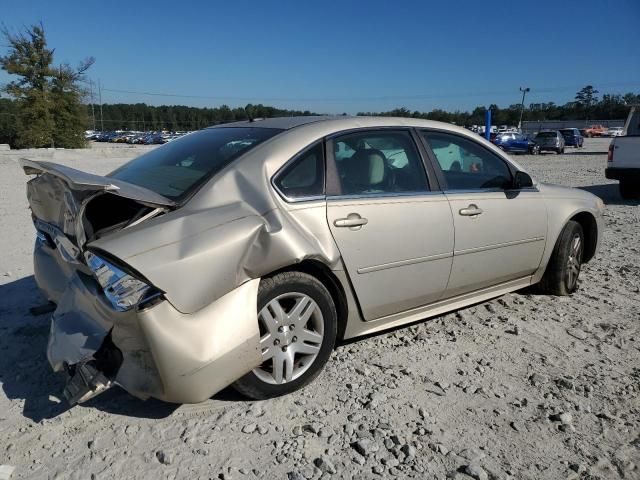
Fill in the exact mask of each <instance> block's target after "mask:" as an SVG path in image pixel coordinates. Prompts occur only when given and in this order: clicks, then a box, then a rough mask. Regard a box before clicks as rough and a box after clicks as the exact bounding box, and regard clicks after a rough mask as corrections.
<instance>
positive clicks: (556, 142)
mask: <svg viewBox="0 0 640 480" xmlns="http://www.w3.org/2000/svg"><path fill="white" fill-rule="evenodd" d="M533 141H534V143H535V144H536V145H538V149H539V151H541V152H548V151H551V152H556V153H557V154H558V155H560V154H561V153H564V147H565V143H566V142H565V140H564V137H563V136H562V133H560V132H559V131H558V130H542V131H541V132H539V133H538V134H537V135H536V137H535V138H534V140H533Z"/></svg>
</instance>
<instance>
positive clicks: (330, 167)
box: [324, 126, 442, 200]
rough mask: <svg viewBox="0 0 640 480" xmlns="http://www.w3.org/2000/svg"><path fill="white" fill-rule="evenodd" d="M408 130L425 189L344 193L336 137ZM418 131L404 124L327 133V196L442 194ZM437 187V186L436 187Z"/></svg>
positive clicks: (333, 198)
mask: <svg viewBox="0 0 640 480" xmlns="http://www.w3.org/2000/svg"><path fill="white" fill-rule="evenodd" d="M380 131H389V132H406V133H408V134H409V136H410V137H411V141H413V144H414V147H415V149H416V153H417V155H418V159H419V163H420V165H421V166H422V168H423V171H424V176H425V180H426V185H425V190H418V191H407V192H380V193H366V194H348V195H345V194H343V193H342V183H341V182H340V176H339V174H338V167H337V165H336V159H335V156H334V154H333V144H334V139H335V138H336V137H342V136H344V135H349V134H353V133H366V132H380ZM416 137H417V135H416V132H415V131H414V128H413V127H402V126H379V127H359V128H349V129H347V130H341V131H339V132H334V133H332V134H330V135H327V137H326V138H325V149H324V151H325V168H326V174H325V197H326V199H327V200H355V199H369V198H371V199H374V198H384V197H417V196H424V195H440V194H442V191H441V190H440V186H439V185H438V183H437V182H434V181H433V178H434V177H433V176H431V175H433V174H432V172H431V170H432V167H431V168H429V167H430V166H428V163H427V161H426V160H425V158H424V154H423V153H424V152H423V150H422V148H421V144H420V141H419V138H416ZM434 173H435V172H434ZM434 187H435V188H434Z"/></svg>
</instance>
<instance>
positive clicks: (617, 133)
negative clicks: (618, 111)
mask: <svg viewBox="0 0 640 480" xmlns="http://www.w3.org/2000/svg"><path fill="white" fill-rule="evenodd" d="M623 130H624V127H611V128H610V129H609V132H608V136H610V137H621V136H622V132H623Z"/></svg>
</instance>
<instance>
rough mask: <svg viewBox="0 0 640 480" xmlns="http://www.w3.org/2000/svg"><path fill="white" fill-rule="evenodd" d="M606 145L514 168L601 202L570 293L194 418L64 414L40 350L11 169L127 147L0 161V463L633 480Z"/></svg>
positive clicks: (632, 391) (397, 338) (107, 405)
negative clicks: (600, 234) (598, 231)
mask: <svg viewBox="0 0 640 480" xmlns="http://www.w3.org/2000/svg"><path fill="white" fill-rule="evenodd" d="M607 146H608V140H607V139H587V140H586V141H585V148H583V149H579V150H575V149H567V152H566V153H565V154H564V155H555V154H544V155H540V156H538V157H533V156H521V157H518V158H517V160H518V161H519V162H520V163H521V164H522V165H524V166H525V167H526V168H528V169H529V170H530V171H531V172H532V173H533V174H534V175H536V176H537V177H538V178H539V179H540V180H542V181H546V182H552V183H558V184H563V185H571V186H577V187H582V188H585V189H587V190H589V191H590V192H592V193H594V194H596V195H598V196H600V197H601V198H603V200H604V201H605V203H606V205H607V211H606V231H605V232H604V241H603V244H602V247H601V250H600V252H599V254H598V255H597V257H596V258H595V259H594V260H593V261H592V262H591V263H589V264H588V265H586V266H585V268H584V270H583V272H582V274H581V277H580V278H581V282H580V287H579V290H578V291H577V292H576V293H575V294H574V295H573V296H571V297H563V298H557V297H550V296H546V295H539V294H536V293H535V292H534V291H522V292H517V293H513V294H509V295H506V296H503V297H500V298H498V299H495V300H493V301H490V302H486V303H482V304H479V305H476V306H473V307H471V308H467V309H464V310H460V311H458V312H455V313H451V314H448V315H444V316H441V317H438V318H435V319H431V320H429V321H426V322H423V323H418V324H415V325H412V326H410V327H407V328H402V329H398V330H395V331H392V332H387V333H382V334H379V335H376V336H372V337H369V338H367V339H363V340H358V341H355V342H351V343H349V344H347V345H342V346H339V347H338V348H337V349H336V350H335V352H334V354H333V356H332V359H331V361H330V363H329V365H328V366H327V368H326V369H325V371H324V372H323V373H322V374H321V376H320V377H319V378H318V379H317V380H316V381H315V382H314V383H313V384H311V385H310V386H309V387H307V388H306V389H304V390H303V391H301V392H298V393H295V394H292V395H289V396H286V397H282V398H278V399H275V400H269V401H263V402H250V401H247V400H245V399H242V398H241V397H239V396H238V395H237V394H235V393H234V392H233V391H231V390H226V391H223V392H221V393H220V394H218V395H216V396H215V397H214V398H213V399H211V400H209V401H208V402H205V403H203V404H200V405H193V406H180V407H177V406H175V405H169V404H164V403H162V402H159V401H147V402H143V401H140V400H137V399H135V398H133V397H130V396H129V395H127V394H126V393H125V392H123V391H121V390H119V389H117V388H114V389H111V390H110V391H108V392H107V393H105V394H103V395H101V396H99V397H97V398H95V399H93V400H91V401H90V402H88V403H86V404H83V405H80V406H76V407H74V408H72V409H67V407H66V406H65V404H64V402H61V401H60V400H59V398H58V397H59V396H60V392H61V389H62V386H63V383H64V380H63V379H62V378H60V377H59V376H56V375H54V374H53V373H52V372H51V370H50V367H49V365H48V363H47V360H46V356H45V348H46V342H47V334H48V328H49V325H48V322H49V321H48V317H47V316H46V315H42V316H37V317H34V316H32V315H30V314H29V308H30V307H32V306H35V305H39V304H41V303H42V302H43V299H42V298H41V297H40V296H39V294H38V292H37V290H36V288H35V284H34V281H33V269H32V259H31V250H32V244H33V240H34V229H33V226H32V224H31V220H30V216H29V211H28V209H27V201H26V197H25V181H26V180H27V177H26V176H25V175H23V173H22V172H21V170H20V169H19V167H18V165H17V159H18V158H19V157H21V156H26V157H30V158H38V159H49V160H51V161H55V162H59V163H63V164H66V165H69V166H73V167H76V168H79V169H83V170H87V171H90V172H94V173H98V174H104V173H106V172H108V171H110V170H112V169H114V168H115V167H117V166H118V165H120V164H121V163H122V162H123V161H125V160H127V159H129V158H132V157H133V156H136V155H138V154H140V152H141V149H144V148H145V147H138V148H127V147H125V146H120V145H116V146H109V145H95V146H93V148H92V149H88V150H82V151H62V150H55V151H51V150H40V151H19V152H16V151H11V152H0V219H1V220H2V230H1V232H2V233H1V234H0V252H2V254H1V255H0V386H1V388H0V465H11V466H14V467H16V468H15V471H14V473H13V476H12V477H11V478H12V479H14V478H29V479H49V478H74V479H75V478H78V479H87V478H97V479H103V478H104V479H106V478H118V479H122V478H188V479H195V478H213V479H229V478H234V479H238V478H240V479H242V478H255V477H260V478H289V479H296V480H298V479H303V478H320V477H323V478H324V477H334V478H381V477H384V478H389V477H397V478H420V479H444V478H458V479H460V480H462V479H467V480H468V479H470V478H476V479H486V478H490V479H508V478H513V479H565V478H567V479H569V478H574V479H577V478H582V479H598V478H607V479H608V478H624V479H630V478H631V479H634V478H640V207H639V206H638V202H624V201H622V200H621V199H620V197H619V196H618V192H617V185H616V184H614V183H611V182H609V181H608V180H605V178H604V167H605V163H606V149H607Z"/></svg>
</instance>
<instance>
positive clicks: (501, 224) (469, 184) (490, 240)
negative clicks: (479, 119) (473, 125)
mask: <svg viewBox="0 0 640 480" xmlns="http://www.w3.org/2000/svg"><path fill="white" fill-rule="evenodd" d="M421 135H422V137H423V138H424V140H425V141H426V143H427V145H428V146H429V147H430V151H431V152H432V154H433V159H434V163H435V166H436V167H437V168H439V169H440V170H441V172H442V175H443V177H444V181H445V182H446V186H445V187H444V188H445V193H446V196H447V198H448V199H449V203H450V205H451V212H452V215H453V220H454V226H455V246H454V258H453V265H452V270H451V277H450V279H449V285H448V287H447V292H446V296H447V297H453V296H456V295H461V294H464V293H467V292H472V291H474V290H479V289H481V288H485V287H489V286H492V285H496V284H499V283H503V282H507V281H509V280H514V279H518V278H523V277H525V276H527V275H530V274H532V273H533V272H534V271H535V270H536V269H537V268H538V266H539V265H540V261H541V259H542V253H543V250H544V246H545V237H546V231H547V213H546V206H545V203H544V200H543V198H542V196H541V194H540V192H538V191H537V189H535V188H526V189H521V190H513V189H511V185H512V175H513V172H512V168H513V167H510V166H509V164H508V163H507V162H506V161H505V160H504V159H502V158H501V157H499V156H498V155H496V154H495V153H493V152H491V151H490V150H489V149H488V148H486V147H485V146H483V145H481V144H480V143H479V142H476V141H475V140H472V139H469V138H466V137H464V136H462V135H457V134H453V133H450V132H443V131H435V130H433V131H429V130H423V131H421ZM454 164H457V165H459V167H460V168H458V169H455V170H454V169H452V168H451V167H450V166H451V165H454Z"/></svg>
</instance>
